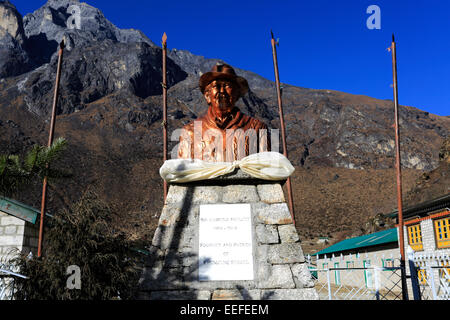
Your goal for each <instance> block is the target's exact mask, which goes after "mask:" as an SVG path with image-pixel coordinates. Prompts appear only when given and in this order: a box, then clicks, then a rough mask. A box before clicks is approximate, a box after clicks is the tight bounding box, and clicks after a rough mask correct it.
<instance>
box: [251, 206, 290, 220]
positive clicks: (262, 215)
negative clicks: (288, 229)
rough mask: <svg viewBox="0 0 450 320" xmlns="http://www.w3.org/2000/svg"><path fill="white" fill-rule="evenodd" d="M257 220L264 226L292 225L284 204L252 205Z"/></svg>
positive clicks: (287, 209)
mask: <svg viewBox="0 0 450 320" xmlns="http://www.w3.org/2000/svg"><path fill="white" fill-rule="evenodd" d="M253 208H254V210H255V211H256V216H257V218H258V220H259V221H260V222H262V223H264V224H289V223H293V221H292V218H291V213H290V212H289V208H288V206H287V204H286V203H274V204H265V203H257V204H255V205H254V207H253Z"/></svg>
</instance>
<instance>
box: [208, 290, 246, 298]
mask: <svg viewBox="0 0 450 320" xmlns="http://www.w3.org/2000/svg"><path fill="white" fill-rule="evenodd" d="M242 299H243V297H242V294H241V292H240V291H239V290H238V289H225V290H224V289H218V290H214V292H213V294H212V298H211V300H242Z"/></svg>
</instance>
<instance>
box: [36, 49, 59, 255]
mask: <svg viewBox="0 0 450 320" xmlns="http://www.w3.org/2000/svg"><path fill="white" fill-rule="evenodd" d="M63 51H64V40H63V41H61V43H60V44H59V52H58V66H57V69H56V81H55V91H54V94H53V107H52V117H51V120H50V131H49V135H48V146H49V147H50V146H51V145H52V143H53V134H54V132H55V120H56V105H57V104H58V91H59V80H60V78H61V64H62V58H63ZM46 202H47V177H44V182H43V185H42V201H41V220H40V225H39V241H38V257H40V256H41V255H42V237H43V234H44V215H45V207H46Z"/></svg>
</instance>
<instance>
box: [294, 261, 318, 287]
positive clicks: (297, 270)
mask: <svg viewBox="0 0 450 320" xmlns="http://www.w3.org/2000/svg"><path fill="white" fill-rule="evenodd" d="M291 270H292V275H293V276H294V282H295V286H296V287H297V288H314V281H313V279H312V277H311V273H310V272H309V269H308V265H307V264H306V263H296V264H293V265H292V266H291Z"/></svg>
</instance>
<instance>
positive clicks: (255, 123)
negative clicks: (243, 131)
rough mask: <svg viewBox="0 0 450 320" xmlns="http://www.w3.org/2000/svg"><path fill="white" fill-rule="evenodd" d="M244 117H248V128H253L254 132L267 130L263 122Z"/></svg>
mask: <svg viewBox="0 0 450 320" xmlns="http://www.w3.org/2000/svg"><path fill="white" fill-rule="evenodd" d="M246 117H248V119H247V121H248V122H249V123H250V128H253V129H256V130H259V129H267V128H268V127H267V124H265V123H264V122H263V121H261V120H259V119H256V118H253V117H250V116H247V115H246Z"/></svg>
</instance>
